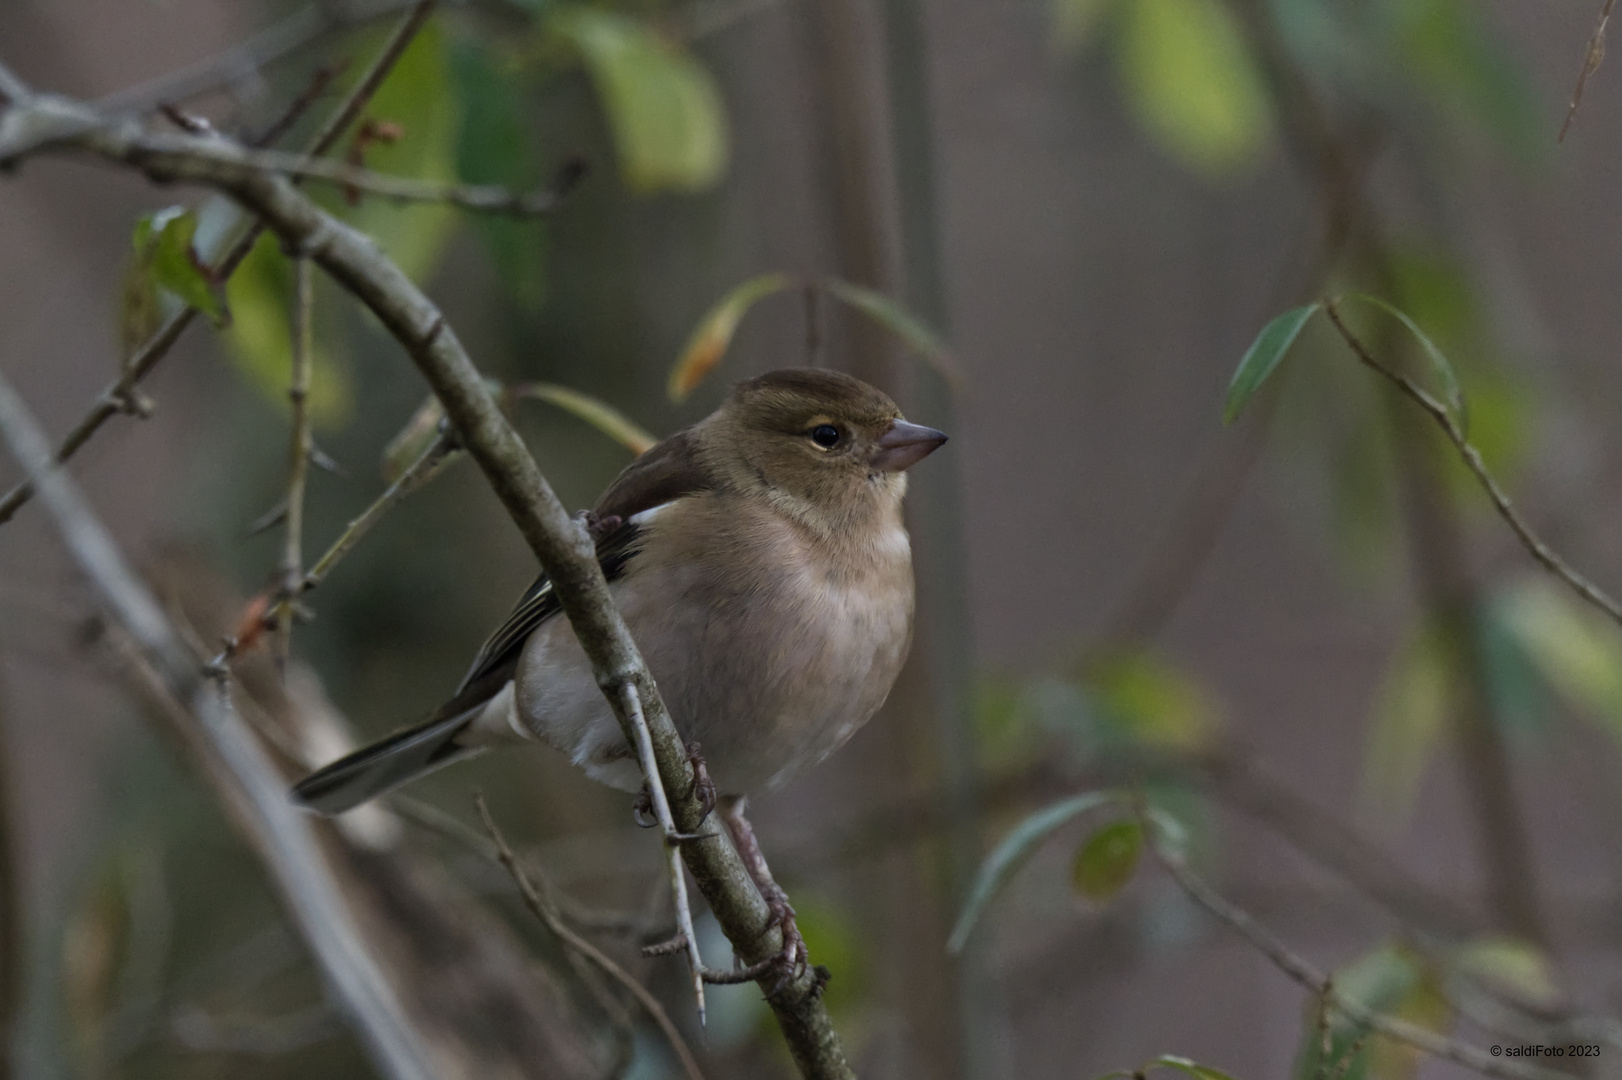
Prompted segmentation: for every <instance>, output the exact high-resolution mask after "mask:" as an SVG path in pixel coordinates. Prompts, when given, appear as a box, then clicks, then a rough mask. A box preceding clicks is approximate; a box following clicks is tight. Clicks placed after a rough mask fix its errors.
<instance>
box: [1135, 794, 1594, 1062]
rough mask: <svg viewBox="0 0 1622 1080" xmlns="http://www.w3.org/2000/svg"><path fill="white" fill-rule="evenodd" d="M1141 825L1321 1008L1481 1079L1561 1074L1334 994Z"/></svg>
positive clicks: (1206, 901)
mask: <svg viewBox="0 0 1622 1080" xmlns="http://www.w3.org/2000/svg"><path fill="white" fill-rule="evenodd" d="M1143 825H1144V829H1145V832H1146V833H1147V835H1148V836H1149V837H1150V838H1151V839H1150V844H1149V849H1150V851H1152V852H1153V853H1154V855H1155V858H1156V859H1157V861H1159V863H1160V865H1161V866H1162V867H1164V868H1165V870H1166V872H1167V873H1168V874H1170V875H1171V877H1172V880H1174V881H1176V882H1177V884H1178V886H1179V887H1180V888H1182V890H1183V892H1184V893H1186V894H1187V895H1188V897H1189V899H1191V900H1193V901H1194V902H1195V903H1196V904H1198V905H1199V906H1200V907H1202V908H1204V909H1205V910H1206V911H1208V912H1210V913H1211V914H1212V915H1214V916H1216V918H1217V919H1218V920H1220V921H1221V922H1224V923H1226V924H1227V925H1228V926H1229V927H1231V928H1232V929H1233V930H1234V931H1236V932H1237V933H1238V934H1239V936H1240V937H1242V938H1244V939H1245V940H1246V941H1248V942H1249V943H1250V944H1251V945H1252V946H1253V947H1254V948H1255V949H1256V951H1258V952H1260V953H1261V954H1262V955H1263V956H1265V957H1266V958H1267V959H1268V960H1270V961H1271V962H1272V964H1273V966H1274V967H1276V968H1278V969H1279V970H1280V971H1282V972H1283V973H1284V974H1285V975H1288V976H1289V977H1290V978H1291V979H1293V980H1294V981H1295V982H1297V983H1299V984H1300V985H1301V986H1303V987H1305V988H1306V989H1307V990H1309V991H1311V992H1312V993H1314V994H1319V995H1322V999H1323V1001H1324V1003H1325V1006H1326V1007H1327V1008H1329V1009H1331V1010H1333V1011H1334V1012H1338V1013H1340V1014H1341V1015H1343V1016H1345V1017H1346V1018H1347V1019H1349V1020H1351V1021H1352V1022H1353V1023H1355V1024H1361V1025H1362V1026H1364V1027H1367V1028H1369V1029H1370V1030H1372V1031H1376V1032H1379V1033H1380V1034H1381V1035H1384V1036H1386V1037H1387V1038H1390V1039H1395V1040H1396V1041H1397V1042H1401V1043H1406V1044H1407V1045H1409V1046H1412V1047H1413V1048H1414V1049H1416V1050H1420V1051H1423V1052H1424V1053H1427V1054H1430V1055H1431V1056H1432V1057H1439V1058H1444V1059H1446V1060H1448V1061H1451V1062H1453V1063H1454V1064H1456V1065H1462V1066H1464V1067H1465V1068H1467V1069H1472V1070H1474V1071H1476V1072H1479V1073H1481V1074H1482V1075H1484V1076H1493V1077H1498V1078H1500V1080H1561V1078H1562V1077H1564V1076H1565V1074H1564V1073H1558V1072H1555V1071H1553V1070H1552V1069H1540V1068H1537V1067H1536V1066H1532V1065H1522V1064H1519V1063H1518V1062H1514V1061H1508V1060H1504V1059H1501V1058H1495V1057H1493V1056H1491V1055H1490V1054H1488V1053H1487V1052H1486V1051H1484V1050H1480V1049H1477V1048H1476V1047H1474V1046H1470V1045H1467V1044H1465V1043H1462V1042H1460V1041H1458V1040H1457V1039H1449V1038H1446V1037H1445V1036H1442V1035H1438V1034H1436V1033H1435V1032H1433V1031H1427V1030H1426V1029H1425V1028H1422V1027H1419V1026H1418V1025H1417V1024H1410V1023H1408V1022H1407V1021H1406V1020H1399V1019H1397V1018H1396V1017H1394V1016H1388V1015H1386V1014H1385V1013H1380V1012H1376V1011H1374V1010H1373V1009H1369V1008H1366V1007H1365V1006H1363V1005H1361V1004H1359V1003H1357V1002H1356V1001H1353V1000H1351V999H1349V998H1346V997H1343V996H1341V995H1339V994H1337V993H1335V992H1334V989H1333V983H1332V982H1331V980H1330V977H1329V974H1328V973H1327V972H1323V971H1319V970H1318V969H1317V968H1316V967H1314V966H1313V965H1312V964H1311V963H1310V962H1309V961H1308V960H1306V958H1304V957H1302V956H1301V955H1299V954H1298V953H1296V952H1295V951H1294V950H1292V949H1291V948H1290V947H1289V946H1288V945H1286V944H1284V942H1283V941H1281V940H1279V939H1278V938H1277V937H1274V936H1273V934H1272V933H1271V932H1269V931H1268V930H1267V928H1266V927H1264V926H1262V925H1261V924H1260V923H1259V922H1257V921H1256V919H1255V918H1254V917H1253V916H1252V915H1251V914H1250V913H1249V912H1247V911H1245V910H1244V909H1243V908H1240V907H1239V906H1237V905H1236V904H1233V903H1231V902H1230V901H1228V900H1227V899H1225V898H1224V897H1223V896H1222V895H1221V894H1219V893H1218V892H1217V891H1216V890H1215V889H1213V888H1211V886H1209V885H1207V884H1206V883H1205V881H1204V880H1203V879H1202V878H1200V877H1199V876H1198V875H1197V874H1195V873H1194V872H1193V871H1192V870H1190V869H1189V868H1188V866H1187V865H1186V864H1185V863H1184V861H1183V859H1182V857H1181V856H1179V855H1177V854H1175V853H1172V852H1168V851H1166V850H1165V849H1164V848H1163V846H1162V845H1161V842H1160V839H1159V833H1158V828H1157V826H1156V824H1155V822H1154V821H1153V819H1152V818H1149V817H1148V816H1147V815H1145V816H1144V822H1143Z"/></svg>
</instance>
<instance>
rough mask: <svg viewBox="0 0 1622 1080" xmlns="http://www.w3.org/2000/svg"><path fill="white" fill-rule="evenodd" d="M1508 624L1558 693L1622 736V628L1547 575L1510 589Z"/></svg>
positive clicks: (1504, 604)
mask: <svg viewBox="0 0 1622 1080" xmlns="http://www.w3.org/2000/svg"><path fill="white" fill-rule="evenodd" d="M1499 603H1500V605H1501V606H1500V609H1499V610H1500V613H1501V617H1502V619H1503V621H1504V625H1505V626H1506V627H1507V628H1508V629H1509V631H1510V633H1511V634H1513V635H1514V637H1515V639H1516V641H1517V642H1518V643H1519V644H1520V646H1521V648H1522V649H1524V650H1525V651H1526V653H1527V655H1529V656H1530V657H1531V658H1532V662H1533V663H1534V664H1535V665H1537V669H1538V671H1539V672H1540V673H1541V674H1542V676H1543V678H1545V679H1547V680H1548V682H1549V685H1550V686H1552V687H1553V688H1554V690H1555V692H1556V693H1558V694H1560V696H1561V697H1563V698H1565V699H1566V700H1567V701H1568V702H1570V703H1571V704H1573V705H1575V706H1576V707H1577V709H1578V711H1579V712H1580V713H1582V714H1583V715H1584V716H1587V717H1588V718H1590V719H1591V720H1594V721H1597V722H1598V723H1599V724H1600V725H1602V726H1603V727H1604V728H1605V730H1607V731H1608V732H1609V733H1610V734H1611V735H1612V736H1613V737H1615V738H1618V739H1622V632H1619V631H1618V630H1617V627H1616V624H1615V623H1613V622H1611V621H1610V620H1609V619H1607V618H1606V617H1605V616H1604V615H1601V614H1600V613H1599V612H1597V611H1595V610H1593V609H1591V608H1589V607H1588V606H1587V605H1586V604H1584V603H1582V602H1581V601H1579V600H1578V599H1577V598H1576V597H1575V596H1573V595H1572V594H1571V593H1569V592H1567V591H1566V590H1565V588H1564V587H1563V586H1561V585H1559V584H1557V583H1556V582H1554V581H1551V580H1549V579H1547V578H1544V577H1541V576H1539V577H1534V578H1528V579H1527V580H1525V581H1523V582H1522V583H1521V584H1519V585H1517V586H1515V587H1513V588H1511V589H1509V590H1507V591H1506V592H1505V593H1504V595H1503V597H1502V598H1501V600H1500V601H1499Z"/></svg>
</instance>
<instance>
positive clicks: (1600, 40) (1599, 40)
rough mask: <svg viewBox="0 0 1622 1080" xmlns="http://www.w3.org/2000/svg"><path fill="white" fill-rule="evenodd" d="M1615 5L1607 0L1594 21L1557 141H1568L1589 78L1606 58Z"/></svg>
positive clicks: (1612, 1) (1613, 1) (1612, 0)
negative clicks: (1610, 24) (1606, 41)
mask: <svg viewBox="0 0 1622 1080" xmlns="http://www.w3.org/2000/svg"><path fill="white" fill-rule="evenodd" d="M1615 6H1616V0H1605V6H1604V7H1602V8H1600V11H1599V18H1598V19H1597V20H1596V21H1595V23H1594V32H1593V33H1592V34H1590V35H1589V36H1588V48H1587V49H1585V50H1583V66H1582V69H1581V70H1580V71H1578V72H1577V88H1576V89H1575V90H1573V91H1572V92H1571V104H1570V105H1568V106H1567V107H1566V118H1565V120H1563V121H1562V122H1561V124H1560V134H1559V136H1558V137H1556V139H1555V142H1565V141H1566V132H1567V131H1569V130H1571V122H1572V121H1573V120H1575V119H1577V106H1578V105H1581V104H1582V101H1583V91H1584V90H1586V89H1587V88H1588V80H1589V79H1590V78H1592V77H1593V75H1594V72H1596V71H1598V70H1599V66H1600V63H1601V62H1602V61H1604V59H1605V27H1606V24H1607V23H1609V22H1610V21H1611V8H1613V7H1615Z"/></svg>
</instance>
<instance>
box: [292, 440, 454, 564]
mask: <svg viewBox="0 0 1622 1080" xmlns="http://www.w3.org/2000/svg"><path fill="white" fill-rule="evenodd" d="M455 457H456V449H455V447H454V446H453V445H452V443H451V441H450V440H449V439H447V438H446V437H445V436H443V435H441V436H440V437H439V438H437V439H435V440H434V441H433V442H432V443H430V444H429V445H428V447H427V449H425V450H423V452H422V453H421V454H419V455H418V456H417V460H415V461H413V462H412V463H411V464H410V466H408V467H407V468H406V471H405V472H403V473H401V474H400V476H399V478H398V479H396V480H395V481H394V483H392V484H390V485H389V486H388V488H386V489H385V490H384V492H383V494H381V495H379V496H378V497H377V499H376V500H375V501H374V502H373V503H372V505H370V506H368V507H367V508H366V509H365V511H363V512H362V513H361V515H360V516H359V517H357V518H355V519H354V520H353V521H351V522H350V523H349V525H348V526H347V527H346V528H345V529H344V531H343V532H341V533H339V534H338V539H336V540H334V541H333V542H332V546H331V547H329V548H328V549H327V551H326V554H324V555H322V556H321V558H319V559H317V560H316V562H315V565H314V566H312V567H310V570H309V572H308V573H306V574H305V575H304V579H303V582H302V583H301V584H300V586H299V587H298V590H297V591H298V592H300V593H306V592H309V591H310V590H311V589H313V588H315V587H316V586H317V585H319V584H321V583H322V582H323V581H325V580H326V578H327V575H328V574H330V573H332V568H333V567H335V566H337V565H338V562H339V560H341V559H342V558H343V557H344V556H345V555H347V554H349V552H350V551H351V550H352V549H353V548H354V546H355V545H356V544H358V543H359V542H360V539H361V537H363V536H365V535H366V534H367V533H368V532H370V531H371V529H372V526H373V525H376V524H377V523H378V522H379V521H381V520H382V519H383V515H384V514H385V513H387V512H388V511H389V510H390V509H391V508H392V507H393V506H394V505H395V504H396V503H399V502H400V501H402V500H403V499H404V498H405V497H406V496H407V495H410V494H411V493H412V492H414V491H416V490H417V489H418V488H420V487H422V486H423V485H424V484H426V483H428V481H430V480H432V479H433V478H434V477H436V476H438V475H439V472H440V470H441V469H442V468H444V467H445V465H447V464H448V463H449V462H451V461H453V460H455Z"/></svg>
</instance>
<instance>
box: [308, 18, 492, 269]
mask: <svg viewBox="0 0 1622 1080" xmlns="http://www.w3.org/2000/svg"><path fill="white" fill-rule="evenodd" d="M445 54H446V49H445V45H444V35H443V34H442V32H441V31H440V29H439V28H438V27H437V26H436V25H435V24H434V23H432V22H430V23H429V24H428V25H427V26H425V27H424V28H423V29H422V30H421V31H419V32H418V34H417V36H416V38H415V39H413V40H412V42H411V44H410V46H409V47H407V49H406V51H405V52H404V53H403V54H401V56H400V59H399V61H398V62H397V63H396V64H395V66H394V70H393V71H392V72H391V73H390V74H389V77H388V79H387V81H385V82H384V83H383V85H382V86H381V87H380V88H379V89H378V91H377V94H376V95H375V96H374V97H373V98H372V103H371V105H370V106H368V108H367V110H366V112H367V115H368V116H371V117H375V118H376V119H378V120H380V121H389V122H391V123H394V124H397V125H399V127H400V129H401V136H400V138H399V139H398V140H397V141H395V142H394V143H392V144H388V143H374V144H372V145H371V146H369V147H368V148H367V150H366V155H365V162H366V166H367V168H370V169H376V170H377V171H379V172H384V173H391V174H393V175H396V176H410V177H415V178H418V179H422V180H437V181H440V182H442V183H452V182H455V181H456V180H457V175H456V149H457V124H458V119H459V115H460V110H459V109H458V106H457V95H456V92H455V89H454V86H453V84H452V82H451V77H450V64H449V63H448V61H447V57H446V55H445ZM325 198H327V199H328V200H329V205H334V204H333V202H332V200H335V199H336V200H337V201H339V202H341V196H338V195H332V194H329V195H326V196H325ZM339 212H340V213H341V214H342V215H343V216H345V217H347V218H348V219H349V221H350V223H351V224H353V225H354V226H355V227H356V228H357V229H360V230H361V231H362V232H364V233H366V234H367V235H368V236H370V237H372V238H373V239H374V240H376V241H377V243H378V246H379V247H381V248H382V249H383V250H384V251H385V252H387V253H388V256H389V258H391V259H393V260H394V262H395V264H396V265H397V266H399V268H400V270H401V271H402V272H403V273H404V274H405V275H406V276H407V277H409V278H410V279H411V280H412V281H415V282H419V283H421V282H423V281H426V280H427V278H428V275H429V274H430V273H431V272H432V271H433V270H434V268H435V267H436V266H438V264H439V257H440V255H441V254H443V252H444V250H445V245H446V243H447V242H449V240H450V237H451V233H452V231H453V230H454V229H455V226H456V223H457V220H458V216H459V212H458V211H457V210H456V209H455V208H454V207H450V206H444V205H441V204H435V203H411V204H406V203H397V202H394V201H392V200H389V199H381V198H378V197H376V196H364V195H363V196H362V198H361V202H360V205H359V206H357V207H353V208H349V207H342V208H339Z"/></svg>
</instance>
